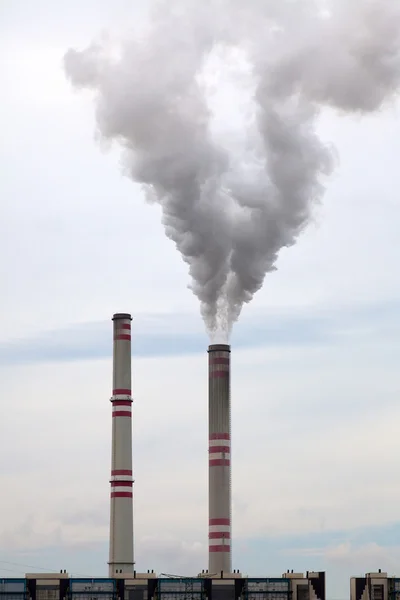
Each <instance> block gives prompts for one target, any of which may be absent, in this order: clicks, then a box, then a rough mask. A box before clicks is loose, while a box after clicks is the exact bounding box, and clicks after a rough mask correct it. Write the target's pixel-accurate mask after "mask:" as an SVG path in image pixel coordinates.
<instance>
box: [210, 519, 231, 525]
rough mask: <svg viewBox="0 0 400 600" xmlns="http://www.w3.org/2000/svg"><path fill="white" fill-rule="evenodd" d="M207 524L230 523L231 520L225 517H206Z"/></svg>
mask: <svg viewBox="0 0 400 600" xmlns="http://www.w3.org/2000/svg"><path fill="white" fill-rule="evenodd" d="M208 524H209V525H230V524H231V520H230V519H225V518H217V519H208Z"/></svg>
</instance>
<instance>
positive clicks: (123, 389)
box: [108, 313, 134, 577]
mask: <svg viewBox="0 0 400 600" xmlns="http://www.w3.org/2000/svg"><path fill="white" fill-rule="evenodd" d="M112 320H113V323H114V352H113V390H112V397H111V399H110V400H111V404H112V455H111V480H110V483H111V498H110V513H111V514H110V556H109V563H108V564H109V576H110V577H113V576H114V574H115V573H132V572H133V570H134V561H133V477H132V376H131V321H132V317H131V315H130V314H127V313H118V314H115V315H114V316H113V318H112Z"/></svg>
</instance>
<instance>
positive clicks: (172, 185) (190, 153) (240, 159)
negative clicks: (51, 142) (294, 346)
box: [64, 0, 400, 338]
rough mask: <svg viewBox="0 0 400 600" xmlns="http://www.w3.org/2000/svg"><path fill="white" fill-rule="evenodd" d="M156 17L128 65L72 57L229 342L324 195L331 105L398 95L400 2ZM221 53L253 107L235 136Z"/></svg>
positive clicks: (156, 10)
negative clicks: (227, 116)
mask: <svg viewBox="0 0 400 600" xmlns="http://www.w3.org/2000/svg"><path fill="white" fill-rule="evenodd" d="M152 8H153V10H152V19H151V24H150V26H149V28H148V30H147V31H146V34H145V35H142V36H140V37H138V38H137V39H129V40H125V41H123V42H121V45H120V49H119V55H118V57H115V56H113V53H111V52H110V51H109V49H108V48H107V44H106V43H105V42H99V43H93V44H92V45H91V46H89V48H87V49H86V50H83V51H79V52H78V51H76V50H72V49H71V50H69V51H68V52H67V53H66V55H65V58H64V64H65V70H66V73H67V76H68V77H69V78H70V79H71V81H72V83H73V84H74V85H75V86H76V87H88V88H91V89H93V90H94V91H95V92H96V102H97V124H98V129H99V132H100V134H101V136H102V137H103V138H105V139H108V140H117V141H118V142H119V143H120V145H121V146H122V148H123V151H124V164H125V167H126V170H127V172H128V174H129V176H130V177H131V178H132V179H133V180H135V181H137V182H139V183H141V184H142V185H143V187H144V189H145V191H146V194H147V198H148V200H150V201H153V202H154V201H156V202H158V203H159V204H160V205H161V207H162V211H163V223H164V226H165V231H166V234H167V236H168V237H169V238H171V239H172V240H173V241H174V242H175V244H176V246H177V248H178V250H179V251H180V253H181V254H182V257H183V259H184V260H185V262H186V263H187V264H188V266H189V273H190V276H191V281H192V283H191V288H192V290H193V292H194V293H195V294H196V296H197V297H198V298H199V300H200V304H201V312H202V315H203V318H204V320H205V323H206V327H207V330H208V331H209V333H210V335H211V337H213V336H215V335H216V333H221V332H222V334H223V336H224V337H225V338H226V337H228V336H229V333H230V330H231V327H232V324H233V323H234V321H235V320H236V319H237V318H238V316H239V314H240V311H241V309H242V307H243V304H244V303H246V302H250V300H251V299H252V297H253V296H254V294H255V293H256V292H257V290H259V289H260V288H261V286H262V284H263V281H264V277H265V275H266V273H267V272H269V271H271V270H273V269H274V268H275V266H274V265H275V263H276V260H277V257H278V253H279V251H280V249H281V248H283V247H285V246H291V245H292V244H294V243H295V241H296V239H297V237H298V235H299V234H300V233H301V231H302V230H303V229H304V227H305V226H306V225H307V223H308V222H309V220H310V217H311V215H312V208H313V206H314V205H315V203H316V202H318V201H319V199H320V198H321V197H322V195H323V192H324V189H323V185H322V178H323V176H326V175H328V174H329V173H330V171H331V169H332V166H333V165H332V160H331V154H330V151H329V149H328V148H327V147H325V146H324V145H323V144H322V142H321V141H320V140H319V139H318V137H317V135H316V133H315V122H316V118H317V117H318V114H319V111H320V109H321V108H323V107H324V106H329V107H333V108H336V109H338V110H339V111H341V112H344V113H350V112H360V113H362V112H372V111H377V110H379V109H380V108H381V107H382V106H383V104H384V103H385V102H387V101H390V100H392V99H393V98H394V96H395V94H396V93H397V91H398V88H399V84H400V54H399V50H400V2H399V0H325V1H322V0H320V1H318V0H297V1H296V0H279V1H277V0H248V2H244V1H243V0H202V1H199V0H174V2H171V0H168V1H164V2H160V1H158V2H157V1H155V2H154V3H153V7H152ZM221 56H225V58H226V59H227V60H226V69H227V70H229V72H230V73H231V74H232V72H233V76H234V77H237V80H238V84H239V86H241V85H242V83H243V88H242V89H246V90H247V91H248V93H249V96H250V98H249V100H250V104H251V103H253V106H254V112H253V113H252V114H250V113H249V114H245V113H243V115H242V119H241V121H240V119H239V122H242V130H241V132H236V133H235V134H232V136H230V135H229V132H228V131H226V130H225V131H224V130H221V129H218V127H217V126H216V124H215V119H214V118H213V110H212V108H213V99H212V89H211V90H210V83H209V80H210V78H208V80H207V78H206V77H205V76H204V71H205V69H206V68H208V72H209V75H210V71H209V68H210V65H213V64H214V65H215V64H217V63H218V60H217V59H218V57H221ZM229 57H230V58H229ZM232 57H233V61H232ZM213 61H214V62H213ZM240 62H241V63H242V64H243V65H244V68H243V69H242V70H241V69H240V68H238V69H236V71H235V68H233V69H232V65H235V63H236V64H237V65H239V63H240ZM218 64H220V65H221V62H219V63H218ZM219 68H221V66H220V67H219ZM222 75H223V74H222ZM207 81H208V82H207ZM249 81H251V84H250V85H248V82H249ZM245 82H246V85H247V88H246V87H245V85H244V83H245ZM212 85H214V86H215V85H218V77H216V78H215V81H214V83H213V84H211V87H212ZM235 101H236V97H235V96H234V95H232V96H231V97H230V98H229V102H230V103H232V104H234V103H235ZM228 112H229V109H228Z"/></svg>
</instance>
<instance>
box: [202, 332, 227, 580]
mask: <svg viewBox="0 0 400 600" xmlns="http://www.w3.org/2000/svg"><path fill="white" fill-rule="evenodd" d="M230 352H231V349H230V346H228V345H226V344H212V345H211V346H209V347H208V433H209V461H208V464H209V468H208V474H209V488H208V519H209V520H208V538H209V539H208V571H209V573H212V574H219V573H221V571H224V572H225V573H231V572H232V554H231V399H230Z"/></svg>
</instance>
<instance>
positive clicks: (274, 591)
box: [0, 571, 325, 600]
mask: <svg viewBox="0 0 400 600" xmlns="http://www.w3.org/2000/svg"><path fill="white" fill-rule="evenodd" d="M291 599H292V600H325V573H307V574H306V575H303V574H302V573H293V572H291V573H289V572H288V573H284V574H283V575H282V577H281V578H247V577H242V575H241V574H240V573H229V574H222V576H221V574H220V575H219V577H212V576H210V575H209V574H208V573H201V574H200V575H199V576H198V577H194V578H191V577H184V578H182V577H172V576H170V577H157V576H156V575H155V573H152V572H149V573H132V574H131V575H130V576H129V575H127V574H120V575H116V576H115V577H113V578H108V579H106V578H104V579H103V578H97V579H75V578H72V579H71V578H70V577H69V575H68V574H67V573H66V572H64V571H63V572H61V573H49V574H43V573H40V574H35V573H33V574H31V573H30V574H27V575H26V576H25V578H24V579H0V600H291Z"/></svg>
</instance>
